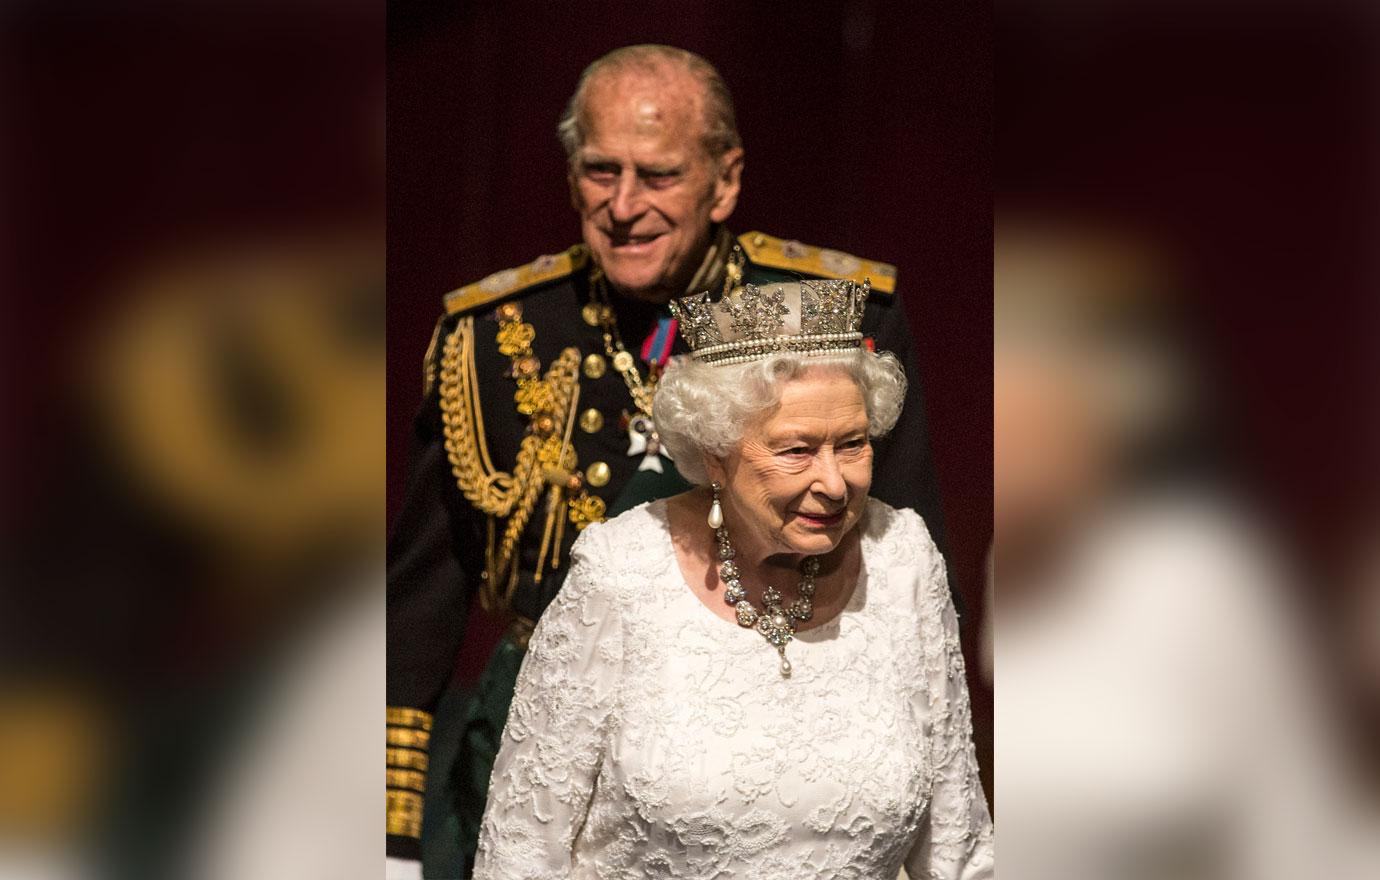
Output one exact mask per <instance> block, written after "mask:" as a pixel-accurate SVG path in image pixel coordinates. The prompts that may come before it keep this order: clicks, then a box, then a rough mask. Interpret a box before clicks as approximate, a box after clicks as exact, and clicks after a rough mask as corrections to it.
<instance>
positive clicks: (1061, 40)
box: [987, 0, 1380, 880]
mask: <svg viewBox="0 0 1380 880" xmlns="http://www.w3.org/2000/svg"><path fill="white" fill-rule="evenodd" d="M1377 25H1380V17H1378V16H1377V7H1375V5H1374V4H1369V3H1286V2H1266V3H1256V4H1240V3H1230V2H1210V3H1193V4H1188V3H1173V2H1171V3H1148V2H1129V3H1118V4H1090V3H1081V2H1079V3H1075V2H1068V0H1045V2H1035V0H1000V2H998V4H997V7H996V29H995V59H996V68H995V70H996V93H997V104H996V120H997V125H996V158H995V172H994V182H993V187H994V192H995V207H996V211H995V213H996V225H995V228H996V235H995V249H994V266H995V272H994V274H995V281H994V302H995V324H994V330H995V358H994V359H995V364H994V366H995V370H994V418H995V457H994V467H993V472H994V488H995V499H996V505H995V541H994V545H993V578H992V590H993V593H994V596H995V600H994V603H993V604H994V610H992V609H989V615H990V616H989V620H988V630H987V635H988V638H989V639H991V640H992V641H994V644H995V647H994V655H993V657H994V665H993V666H992V667H989V668H988V672H989V674H992V675H994V679H995V681H996V683H997V685H998V687H997V690H998V693H999V694H1000V699H999V700H998V702H997V713H996V721H995V726H996V731H997V732H996V746H995V772H996V775H997V778H998V779H999V780H1000V781H1001V786H1000V794H999V796H998V798H997V803H996V815H997V827H998V836H997V839H998V841H999V853H1000V861H1001V864H1002V871H1003V874H1004V875H1005V876H1008V877H1021V878H1032V880H1046V878H1051V880H1052V878H1059V880H1085V878H1088V880H1091V878H1112V877H1115V878H1170V877H1173V878H1250V880H1255V878H1271V877H1305V876H1307V877H1362V876H1368V877H1373V876H1376V871H1377V870H1380V833H1378V832H1380V772H1377V770H1380V751H1377V748H1376V746H1377V743H1380V724H1378V723H1377V722H1380V701H1378V700H1377V697H1378V696H1380V662H1377V660H1378V659H1380V569H1378V568H1377V565H1376V558H1377V547H1380V517H1377V515H1376V514H1377V500H1378V499H1380V496H1377V492H1376V490H1377V478H1380V467H1377V465H1378V464H1380V462H1377V451H1378V450H1380V444H1378V443H1377V440H1380V435H1377V430H1376V429H1377V415H1380V408H1377V406H1376V404H1377V402H1380V401H1377V393H1376V383H1375V379H1376V376H1377V375H1380V372H1377V367H1380V361H1378V360H1377V354H1376V345H1375V339H1376V331H1377V329H1380V305H1378V303H1380V301H1378V300H1377V296H1376V294H1377V291H1378V290H1380V287H1378V286H1377V281H1380V274H1377V268H1378V264H1377V256H1376V254H1377V251H1376V247H1375V245H1376V242H1377V240H1380V238H1378V237H1377V232H1380V200H1378V199H1377V196H1378V195H1380V191H1377V184H1378V183H1380V176H1378V175H1377V171H1380V167H1378V166H1377V156H1380V150H1377V146H1380V144H1377V133H1380V101H1378V100H1377V98H1380V95H1378V94H1377V89H1378V88H1380V76H1377V74H1380V66H1378V61H1377V59H1380V55H1378V54H1377V49H1378V48H1380V28H1378V27H1377Z"/></svg>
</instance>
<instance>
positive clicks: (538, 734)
mask: <svg viewBox="0 0 1380 880" xmlns="http://www.w3.org/2000/svg"><path fill="white" fill-rule="evenodd" d="M598 530H599V526H597V525H596V526H590V527H589V528H588V529H586V530H585V532H584V533H583V534H582V535H581V536H580V539H579V541H577V542H576V545H575V547H574V549H573V550H572V554H571V555H572V562H571V570H570V574H569V575H568V576H567V577H566V580H565V583H564V584H563V585H562V587H561V590H560V592H559V593H558V594H557V595H556V599H555V601H553V602H552V603H551V606H550V607H549V608H548V609H547V610H546V612H545V613H544V614H543V615H542V617H541V620H540V621H539V622H538V624H537V627H536V630H535V631H534V632H533V633H532V640H531V642H530V643H529V646H528V649H527V656H526V657H525V658H524V659H523V662H522V669H521V671H520V672H519V674H518V679H517V686H516V689H515V690H514V694H513V703H512V708H511V709H509V712H508V723H507V725H506V726H505V727H504V729H503V741H502V744H501V746H500V748H499V752H498V758H497V759H496V760H495V762H494V771H493V776H492V778H491V780H490V783H489V798H488V803H487V805H486V806H485V808H484V819H483V821H482V823H481V824H480V830H479V849H478V852H477V854H476V856H475V870H474V877H475V878H476V880H516V878H543V880H546V878H559V877H568V876H569V875H570V870H571V850H572V846H573V844H574V841H575V838H576V836H577V835H578V834H579V833H580V828H581V826H582V825H583V824H584V819H585V814H586V812H587V810H588V807H589V801H590V796H591V794H592V793H593V791H594V783H595V778H596V775H597V774H598V770H599V765H600V762H601V761H602V758H603V750H604V734H605V730H606V726H607V723H608V719H609V717H610V713H611V711H612V704H613V699H614V694H615V689H616V685H617V679H618V669H619V663H620V660H621V654H622V644H621V641H622V640H621V628H620V623H619V618H618V607H617V603H616V602H614V601H613V599H612V596H611V595H610V589H609V587H608V586H607V584H608V582H609V578H608V577H607V573H606V572H605V571H603V569H604V568H605V567H606V564H607V560H608V555H607V553H608V551H607V548H605V547H603V546H602V545H601V544H600V543H599V542H598V540H597V537H596V532H597V531H598Z"/></svg>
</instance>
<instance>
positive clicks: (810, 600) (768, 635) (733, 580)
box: [709, 483, 819, 678]
mask: <svg viewBox="0 0 1380 880" xmlns="http://www.w3.org/2000/svg"><path fill="white" fill-rule="evenodd" d="M719 489H720V487H719V484H718V483H715V484H713V490H714V503H713V506H711V507H710V509H709V525H710V527H711V528H713V529H714V535H715V537H716V538H717V539H718V542H719V577H721V578H722V579H723V582H724V586H725V587H726V588H727V589H725V590H724V601H725V602H727V603H728V604H729V605H731V606H732V607H733V609H734V610H735V611H737V612H738V625H739V626H745V627H750V628H752V629H755V630H757V631H758V632H759V633H761V634H762V638H764V639H766V640H767V642H768V643H769V644H770V645H771V646H772V647H774V648H776V651H777V653H778V654H780V655H781V676H782V677H783V678H789V677H790V675H791V661H789V660H787V659H786V645H787V644H789V643H790V641H791V639H793V638H795V626H796V621H798V620H809V619H810V617H811V616H813V615H814V613H815V609H814V596H815V575H816V574H818V573H819V559H818V558H817V557H814V556H808V557H806V558H805V561H804V562H802V563H801V564H800V586H799V587H797V590H798V592H799V593H800V596H799V598H797V599H796V600H795V601H794V602H792V603H791V605H790V607H789V608H782V607H781V594H780V593H779V592H777V590H776V588H775V587H771V586H768V587H767V589H766V592H764V593H763V594H762V603H763V605H765V606H766V607H765V610H763V611H758V610H757V609H756V608H755V607H753V604H752V601H751V600H750V599H748V597H747V589H746V588H745V587H744V586H743V582H742V580H740V579H739V577H738V575H739V571H738V564H737V563H736V562H734V561H733V557H734V556H736V555H737V551H736V550H734V549H733V544H732V542H731V541H729V539H728V529H727V528H725V526H724V524H723V512H722V510H721V508H720V507H719Z"/></svg>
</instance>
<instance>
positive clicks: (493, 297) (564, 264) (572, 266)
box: [445, 244, 589, 315]
mask: <svg viewBox="0 0 1380 880" xmlns="http://www.w3.org/2000/svg"><path fill="white" fill-rule="evenodd" d="M588 261H589V251H587V250H586V249H585V246H584V245H582V244H577V245H575V246H574V247H572V248H569V249H567V250H563V251H561V252H560V253H559V254H546V255H544V256H540V257H537V258H536V259H535V260H533V261H532V262H530V263H528V264H527V265H525V266H518V267H517V268H515V269H504V270H503V271H502V272H495V273H494V274H492V275H490V276H489V277H487V278H485V279H483V280H482V281H476V282H475V283H473V284H466V285H465V286H464V287H461V288H459V289H458V290H452V291H451V292H450V293H448V294H446V298H445V299H446V314H448V315H454V314H456V313H457V312H468V311H473V310H474V309H477V308H479V307H480V306H483V305H487V304H489V303H492V302H496V301H497V300H500V299H503V298H505V297H507V296H511V295H512V294H514V293H517V292H519V291H522V290H526V289H527V288H529V287H535V286H537V285H538V284H544V283H546V282H547V281H555V280H557V279H559V278H564V277H565V276H567V275H570V274H573V273H574V272H576V271H577V270H579V269H583V268H584V266H585V263H587V262H588Z"/></svg>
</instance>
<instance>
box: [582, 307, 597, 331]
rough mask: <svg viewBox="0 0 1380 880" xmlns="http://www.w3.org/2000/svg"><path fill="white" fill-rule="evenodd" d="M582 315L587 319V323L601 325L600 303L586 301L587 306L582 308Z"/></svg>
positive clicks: (595, 325) (594, 325) (592, 325)
mask: <svg viewBox="0 0 1380 880" xmlns="http://www.w3.org/2000/svg"><path fill="white" fill-rule="evenodd" d="M580 317H581V318H584V319H585V323H586V324H588V325H589V326H591V327H598V326H599V304H598V303H585V307H584V308H582V309H580Z"/></svg>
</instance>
